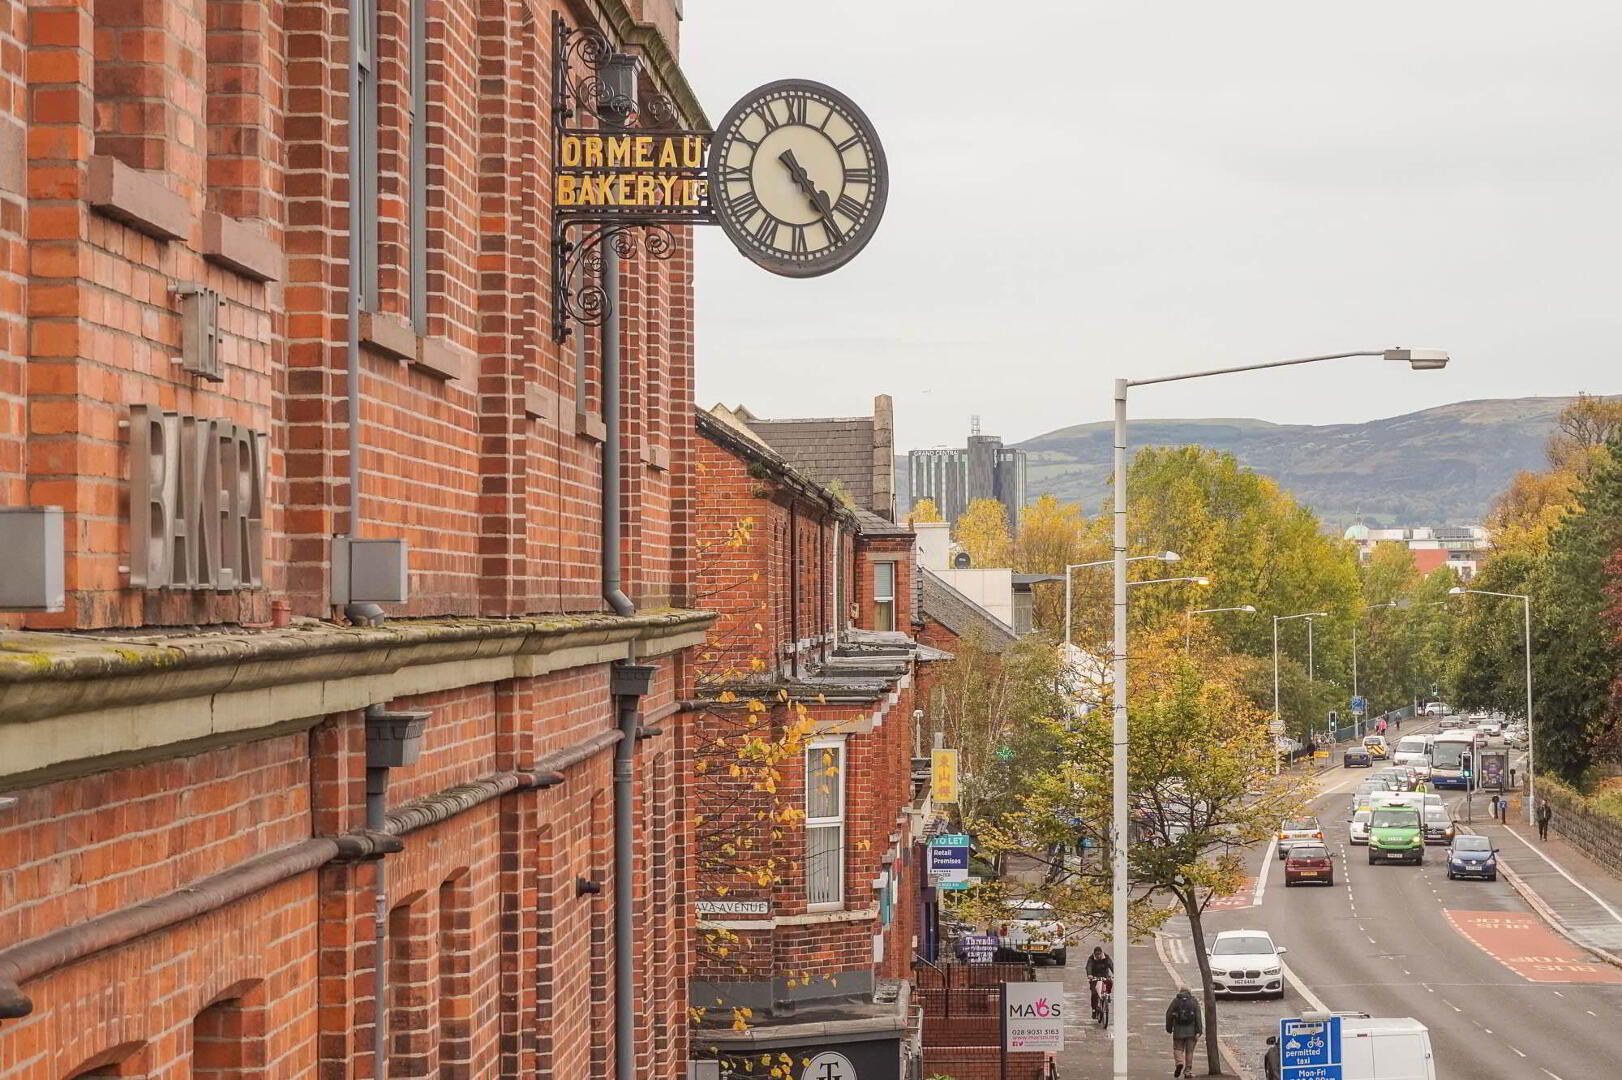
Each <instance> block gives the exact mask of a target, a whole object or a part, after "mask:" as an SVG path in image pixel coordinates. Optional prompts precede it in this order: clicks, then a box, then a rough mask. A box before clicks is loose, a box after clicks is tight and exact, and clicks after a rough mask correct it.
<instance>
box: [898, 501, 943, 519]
mask: <svg viewBox="0 0 1622 1080" xmlns="http://www.w3.org/2000/svg"><path fill="white" fill-rule="evenodd" d="M945 520H946V519H945V518H943V517H941V508H940V507H938V506H936V505H935V500H934V499H928V498H925V499H919V500H917V501H916V502H914V503H913V504H912V509H911V510H910V511H909V512H908V513H907V524H908V525H929V524H933V523H934V522H937V521H945Z"/></svg>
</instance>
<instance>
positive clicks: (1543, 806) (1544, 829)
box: [1538, 799, 1554, 840]
mask: <svg viewBox="0 0 1622 1080" xmlns="http://www.w3.org/2000/svg"><path fill="white" fill-rule="evenodd" d="M1553 817H1554V808H1553V807H1551V806H1550V805H1549V800H1547V799H1543V800H1541V801H1540V802H1539V803H1538V839H1539V840H1547V839H1548V838H1549V821H1550V819H1552V818H1553Z"/></svg>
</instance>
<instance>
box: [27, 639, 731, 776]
mask: <svg viewBox="0 0 1622 1080" xmlns="http://www.w3.org/2000/svg"><path fill="white" fill-rule="evenodd" d="M714 619H715V616H714V614H713V613H711V612H706V611H688V610H680V609H663V610H656V611H650V612H646V613H643V614H638V615H631V616H627V617H620V616H615V615H569V616H555V617H538V618H531V619H425V620H395V621H392V622H390V623H387V624H385V625H384V626H381V627H377V628H361V627H338V626H333V625H331V624H327V623H314V622H311V623H305V624H301V625H298V626H295V627H289V628H287V629H279V630H229V631H220V632H215V633H198V632H191V633H176V634H154V633H147V634H141V633H130V634H127V635H105V634H60V633H40V632H29V631H24V632H17V633H6V634H0V776H7V777H17V778H19V779H23V780H26V781H31V782H39V781H43V780H46V779H50V778H53V777H60V776H62V775H70V774H73V773H80V772H84V771H89V770H90V769H91V768H95V767H106V765H107V764H108V763H110V760H111V759H117V758H120V757H125V758H127V757H130V756H131V755H135V756H138V757H144V758H152V757H160V756H166V755H168V754H172V753H174V752H175V751H176V749H177V748H179V747H182V746H186V745H194V746H195V745H206V744H209V743H223V742H232V741H240V740H242V739H247V738H263V737H265V736H266V735H268V734H272V733H274V732H275V731H277V730H289V729H294V728H297V727H299V726H300V725H302V726H306V727H307V726H309V724H311V723H315V722H316V721H318V720H320V718H321V717H323V716H325V715H327V714H330V713H333V712H342V711H346V710H350V709H357V708H364V707H366V706H367V705H370V704H380V703H382V702H386V701H389V700H393V699H394V698H397V697H408V696H411V695H415V694H425V693H433V692H435V691H438V690H443V689H449V688H454V687H460V686H467V685H472V684H474V683H479V682H488V681H495V680H500V679H511V678H523V677H534V676H540V675H544V674H546V673H547V672H549V671H556V670H560V669H562V668H567V667H578V666H584V665H588V664H598V663H607V662H610V661H612V660H616V659H621V658H623V657H624V656H626V655H628V654H629V652H630V651H631V649H632V646H633V643H635V649H636V652H637V654H638V655H640V656H658V655H663V654H665V653H668V652H672V651H674V650H676V649H680V648H685V647H687V646H690V645H695V644H698V643H699V642H700V641H702V640H703V635H704V631H705V630H706V629H707V628H708V627H709V626H710V624H711V623H712V622H714Z"/></svg>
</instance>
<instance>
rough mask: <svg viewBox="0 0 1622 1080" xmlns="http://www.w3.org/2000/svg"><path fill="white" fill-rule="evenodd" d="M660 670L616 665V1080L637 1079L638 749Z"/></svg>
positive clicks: (612, 686)
mask: <svg viewBox="0 0 1622 1080" xmlns="http://www.w3.org/2000/svg"><path fill="white" fill-rule="evenodd" d="M657 670H658V669H657V668H655V667H653V666H652V665H651V664H636V663H633V662H630V661H626V662H622V663H616V664H615V665H614V669H613V675H612V676H611V680H612V681H611V683H610V689H611V690H612V691H613V694H614V705H615V709H616V713H617V717H618V720H619V730H620V740H619V742H618V743H616V744H615V745H614V1077H615V1080H637V1077H636V1050H635V1046H634V1043H633V1040H634V1038H635V1028H636V1000H635V995H636V979H635V978H633V976H632V971H631V962H632V955H633V951H634V950H633V949H632V940H631V932H632V918H633V914H634V912H633V900H634V893H633V890H632V879H631V874H632V862H633V855H634V852H633V849H632V844H633V842H634V838H633V836H632V828H631V826H632V805H631V799H632V796H633V795H634V794H635V790H634V788H633V784H634V783H635V780H636V744H637V741H638V734H639V730H638V729H639V728H640V726H641V722H642V712H641V709H640V706H641V704H642V698H644V697H645V696H647V693H648V691H649V690H650V689H652V687H653V676H654V673H655V672H656V671H657Z"/></svg>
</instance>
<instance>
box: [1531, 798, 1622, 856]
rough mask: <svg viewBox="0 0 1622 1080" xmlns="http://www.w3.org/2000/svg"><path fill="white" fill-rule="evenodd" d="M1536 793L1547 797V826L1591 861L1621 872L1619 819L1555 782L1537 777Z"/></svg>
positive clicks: (1621, 849)
mask: <svg viewBox="0 0 1622 1080" xmlns="http://www.w3.org/2000/svg"><path fill="white" fill-rule="evenodd" d="M1537 796H1538V798H1539V799H1546V800H1548V803H1549V807H1550V809H1552V810H1553V811H1554V817H1552V818H1550V819H1549V828H1550V829H1551V830H1553V831H1554V832H1556V833H1558V834H1559V835H1561V836H1562V837H1564V838H1565V839H1567V840H1569V841H1571V842H1572V843H1573V844H1575V845H1576V846H1577V847H1578V848H1580V849H1581V850H1582V851H1583V853H1584V854H1586V855H1587V856H1588V857H1589V858H1591V859H1593V860H1594V861H1595V862H1598V863H1600V864H1601V865H1603V866H1607V867H1609V868H1610V869H1612V870H1614V871H1616V872H1618V873H1622V819H1618V818H1617V816H1616V815H1615V814H1606V813H1603V812H1601V811H1599V810H1595V809H1593V808H1592V807H1591V806H1590V805H1589V804H1588V800H1586V799H1584V798H1583V797H1582V796H1580V795H1578V794H1577V793H1575V792H1573V791H1571V790H1570V789H1568V788H1565V787H1563V786H1561V785H1559V784H1556V783H1551V782H1549V781H1548V780H1544V779H1541V778H1540V779H1539V780H1538V788H1537Z"/></svg>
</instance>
